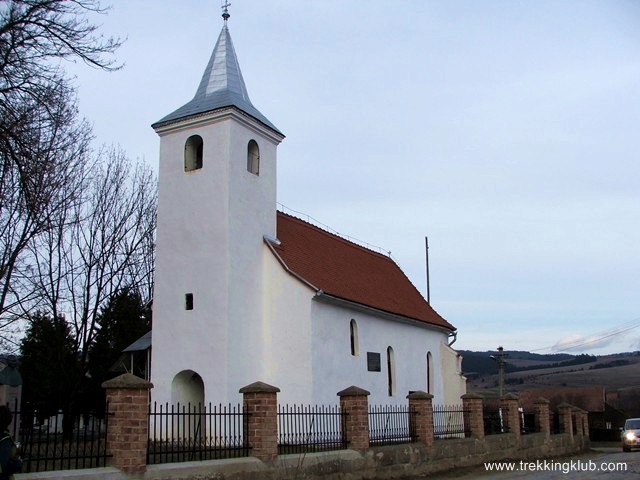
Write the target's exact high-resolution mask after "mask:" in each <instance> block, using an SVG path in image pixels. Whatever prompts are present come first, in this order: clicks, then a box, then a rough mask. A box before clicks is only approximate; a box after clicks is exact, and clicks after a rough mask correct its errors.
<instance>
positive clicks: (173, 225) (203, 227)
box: [151, 5, 284, 403]
mask: <svg viewBox="0 0 640 480" xmlns="http://www.w3.org/2000/svg"><path fill="white" fill-rule="evenodd" d="M227 7H228V5H225V6H223V8H224V10H223V15H222V16H223V19H224V24H223V27H222V31H221V32H220V35H219V37H218V40H217V42H216V44H215V47H214V49H213V53H212V54H211V58H210V59H209V63H208V64H207V66H206V68H205V70H204V74H203V76H202V79H201V81H200V84H199V86H198V88H197V90H196V94H195V96H194V97H193V99H192V100H191V101H189V102H187V103H186V104H185V105H183V106H182V107H180V108H179V109H177V110H176V111H174V112H172V113H170V114H169V115H167V116H165V117H164V118H162V119H161V120H159V121H158V122H156V123H155V124H153V125H152V127H153V128H154V130H155V131H156V133H157V134H158V135H159V136H160V162H159V163H160V167H159V178H158V227H157V248H156V260H155V262H156V273H155V288H154V298H153V302H154V303H153V333H152V342H153V349H152V370H151V375H152V377H151V380H152V382H153V384H154V386H155V387H154V389H153V392H152V393H153V396H154V400H155V401H158V402H162V403H164V402H169V403H175V402H178V401H179V402H181V403H186V402H188V401H190V402H192V403H197V402H202V401H206V402H209V401H212V402H218V401H227V399H229V398H233V395H235V394H237V390H238V388H236V387H237V385H236V383H237V382H239V383H240V385H239V386H240V387H241V386H243V385H246V384H247V383H251V382H253V381H255V380H256V379H258V378H259V375H260V371H259V369H260V363H261V362H260V361H259V359H255V358H253V359H252V352H255V351H256V349H255V345H256V344H258V345H259V343H260V342H261V334H260V324H261V315H262V306H261V291H262V255H263V248H264V245H263V237H264V236H265V235H268V236H271V237H275V234H276V150H277V146H278V144H279V143H280V142H281V141H282V140H283V139H284V135H283V134H282V133H281V132H280V131H279V130H278V129H277V128H276V127H275V126H274V125H273V124H272V123H271V122H270V121H269V120H268V119H267V118H266V117H265V116H264V115H262V114H261V113H260V112H259V111H258V110H257V109H256V108H255V107H254V106H253V104H252V103H251V100H250V99H249V95H248V93H247V88H246V86H245V83H244V79H243V77H242V73H241V71H240V65H239V63H238V59H237V57H236V53H235V50H234V47H233V43H232V41H231V36H230V34H229V29H228V26H227V21H228V19H229V13H228V11H227ZM231 355H233V357H234V358H242V359H243V360H242V361H240V362H238V361H235V360H234V361H233V362H231V361H230V360H229V359H230V358H231ZM242 382H244V383H242ZM234 390H235V391H234Z"/></svg>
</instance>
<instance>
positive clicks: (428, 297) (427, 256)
mask: <svg viewBox="0 0 640 480" xmlns="http://www.w3.org/2000/svg"><path fill="white" fill-rule="evenodd" d="M424 247H425V257H426V262H427V303H428V304H429V305H431V288H430V284H429V237H424Z"/></svg>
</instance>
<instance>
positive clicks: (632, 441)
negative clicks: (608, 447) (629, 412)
mask: <svg viewBox="0 0 640 480" xmlns="http://www.w3.org/2000/svg"><path fill="white" fill-rule="evenodd" d="M620 435H621V439H622V450H623V451H625V452H629V451H631V449H632V448H640V418H627V419H626V420H625V422H624V428H622V429H620Z"/></svg>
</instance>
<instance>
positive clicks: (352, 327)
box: [349, 318, 360, 357]
mask: <svg viewBox="0 0 640 480" xmlns="http://www.w3.org/2000/svg"><path fill="white" fill-rule="evenodd" d="M349 333H350V334H351V355H353V356H354V357H357V356H358V355H359V354H360V352H359V351H358V324H357V323H356V321H355V320H354V319H353V318H352V319H351V323H350V324H349Z"/></svg>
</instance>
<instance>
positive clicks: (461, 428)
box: [433, 405, 470, 440]
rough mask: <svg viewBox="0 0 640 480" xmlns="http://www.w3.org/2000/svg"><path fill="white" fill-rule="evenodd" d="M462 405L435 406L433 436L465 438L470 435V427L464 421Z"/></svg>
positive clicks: (438, 438) (439, 437)
mask: <svg viewBox="0 0 640 480" xmlns="http://www.w3.org/2000/svg"><path fill="white" fill-rule="evenodd" d="M464 417H465V410H464V408H463V407H462V405H434V406H433V436H434V438H435V439H436V440H444V439H447V438H464V437H465V436H469V434H470V430H469V427H468V426H467V425H466V424H465V421H464Z"/></svg>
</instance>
